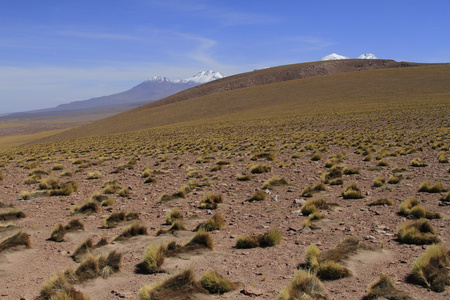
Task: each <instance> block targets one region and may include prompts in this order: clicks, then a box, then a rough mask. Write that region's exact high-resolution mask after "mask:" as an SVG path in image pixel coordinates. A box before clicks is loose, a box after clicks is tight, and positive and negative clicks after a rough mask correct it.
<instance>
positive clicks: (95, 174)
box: [87, 171, 102, 180]
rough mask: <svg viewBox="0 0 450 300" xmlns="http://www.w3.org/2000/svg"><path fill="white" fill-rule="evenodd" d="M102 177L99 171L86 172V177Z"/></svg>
mask: <svg viewBox="0 0 450 300" xmlns="http://www.w3.org/2000/svg"><path fill="white" fill-rule="evenodd" d="M101 177H102V173H100V171H94V172H89V173H88V177H87V178H88V179H90V180H91V179H99V178H101Z"/></svg>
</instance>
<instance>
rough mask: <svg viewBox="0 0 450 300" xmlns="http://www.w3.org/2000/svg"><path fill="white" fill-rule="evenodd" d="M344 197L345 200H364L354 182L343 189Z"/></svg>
mask: <svg viewBox="0 0 450 300" xmlns="http://www.w3.org/2000/svg"><path fill="white" fill-rule="evenodd" d="M342 197H344V199H360V198H363V195H362V192H361V190H360V189H359V188H358V186H357V185H356V183H354V182H352V183H350V184H348V185H347V186H345V187H344V188H343V189H342Z"/></svg>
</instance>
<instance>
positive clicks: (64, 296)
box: [38, 270, 90, 300]
mask: <svg viewBox="0 0 450 300" xmlns="http://www.w3.org/2000/svg"><path fill="white" fill-rule="evenodd" d="M72 273H73V272H72V271H71V270H70V271H69V270H68V271H66V272H64V273H62V274H58V275H53V276H52V277H50V279H49V280H48V281H47V282H45V283H44V284H43V285H42V288H41V291H40V294H39V297H38V299H42V300H89V299H90V298H89V297H88V296H86V295H84V294H83V293H81V292H79V291H77V290H75V288H74V287H73V286H72V283H73V274H72Z"/></svg>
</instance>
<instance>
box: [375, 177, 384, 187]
mask: <svg viewBox="0 0 450 300" xmlns="http://www.w3.org/2000/svg"><path fill="white" fill-rule="evenodd" d="M385 183H386V178H384V177H383V176H378V177H377V178H375V179H374V181H373V186H374V187H380V186H383V184H385Z"/></svg>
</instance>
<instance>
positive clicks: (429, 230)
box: [397, 219, 439, 245]
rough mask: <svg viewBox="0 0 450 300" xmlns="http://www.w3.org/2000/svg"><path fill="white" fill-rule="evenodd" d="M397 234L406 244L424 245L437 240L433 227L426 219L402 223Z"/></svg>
mask: <svg viewBox="0 0 450 300" xmlns="http://www.w3.org/2000/svg"><path fill="white" fill-rule="evenodd" d="M397 235H398V239H399V241H400V242H402V243H406V244H416V245H425V244H433V243H438V242H439V238H438V237H437V236H436V231H435V229H434V228H433V226H431V223H430V221H428V220H426V219H419V220H417V221H407V222H405V223H403V224H402V225H401V226H400V228H399V229H398V233H397Z"/></svg>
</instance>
